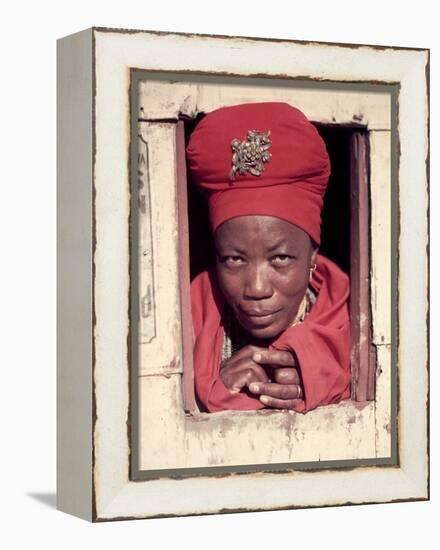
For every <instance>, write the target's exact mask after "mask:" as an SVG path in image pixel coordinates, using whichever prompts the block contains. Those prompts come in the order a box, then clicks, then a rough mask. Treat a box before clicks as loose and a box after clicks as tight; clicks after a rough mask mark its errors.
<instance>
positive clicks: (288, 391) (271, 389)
mask: <svg viewBox="0 0 440 550" xmlns="http://www.w3.org/2000/svg"><path fill="white" fill-rule="evenodd" d="M249 389H250V391H251V392H252V393H259V394H260V395H268V396H269V397H275V398H276V399H301V398H302V397H303V392H302V389H301V386H300V385H298V384H274V383H270V382H269V383H266V384H262V383H261V382H254V381H252V382H251V384H250V385H249Z"/></svg>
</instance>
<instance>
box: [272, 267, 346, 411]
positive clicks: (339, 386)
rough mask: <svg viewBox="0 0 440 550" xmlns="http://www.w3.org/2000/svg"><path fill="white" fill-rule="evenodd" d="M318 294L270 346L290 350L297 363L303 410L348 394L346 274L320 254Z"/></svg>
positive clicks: (299, 407) (328, 402) (301, 408)
mask: <svg viewBox="0 0 440 550" xmlns="http://www.w3.org/2000/svg"><path fill="white" fill-rule="evenodd" d="M318 271H319V273H318V274H317V286H318V287H319V290H318V298H317V301H316V303H315V304H314V306H313V307H312V310H311V312H310V313H309V315H308V317H307V318H306V320H305V321H304V322H303V323H302V324H300V325H296V326H294V327H292V328H290V329H288V330H286V331H285V332H284V333H283V334H282V335H281V336H280V338H278V340H277V341H276V342H274V344H273V347H274V348H276V349H283V350H289V351H292V352H293V353H294V354H295V356H296V358H297V360H298V364H299V368H300V372H301V377H302V381H303V387H304V401H303V402H302V403H301V404H300V405H299V406H298V407H296V408H295V410H297V411H298V412H307V411H310V410H312V409H315V408H316V407H319V406H321V405H330V404H332V403H338V402H339V401H341V400H342V399H348V398H349V397H350V351H351V340H350V317H349V311H348V295H349V282H348V277H347V276H346V275H345V274H344V273H343V272H342V271H340V270H339V268H337V267H336V265H335V264H333V263H332V262H330V261H329V260H326V259H325V258H322V257H321V263H320V264H318Z"/></svg>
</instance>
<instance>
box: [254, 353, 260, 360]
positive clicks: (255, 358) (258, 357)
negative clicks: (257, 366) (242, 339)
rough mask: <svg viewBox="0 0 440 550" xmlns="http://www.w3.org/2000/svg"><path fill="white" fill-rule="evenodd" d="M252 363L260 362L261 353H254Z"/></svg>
mask: <svg viewBox="0 0 440 550" xmlns="http://www.w3.org/2000/svg"><path fill="white" fill-rule="evenodd" d="M254 361H261V353H254Z"/></svg>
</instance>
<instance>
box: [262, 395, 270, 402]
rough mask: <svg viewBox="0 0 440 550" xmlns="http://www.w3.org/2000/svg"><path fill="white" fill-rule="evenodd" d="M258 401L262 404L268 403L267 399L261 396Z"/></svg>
mask: <svg viewBox="0 0 440 550" xmlns="http://www.w3.org/2000/svg"><path fill="white" fill-rule="evenodd" d="M260 401H261V402H262V403H269V398H268V397H266V396H265V395H262V396H261V397H260Z"/></svg>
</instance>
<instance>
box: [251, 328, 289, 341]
mask: <svg viewBox="0 0 440 550" xmlns="http://www.w3.org/2000/svg"><path fill="white" fill-rule="evenodd" d="M242 326H243V325H242ZM243 328H244V329H245V330H246V332H248V333H249V334H250V335H251V336H252V337H253V338H256V339H258V340H274V339H275V338H277V336H279V335H280V334H281V333H282V332H283V330H284V329H283V328H281V329H280V327H278V326H277V325H269V326H265V327H255V326H243Z"/></svg>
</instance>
